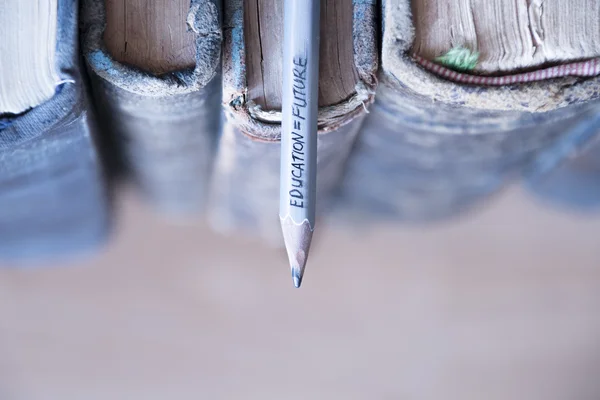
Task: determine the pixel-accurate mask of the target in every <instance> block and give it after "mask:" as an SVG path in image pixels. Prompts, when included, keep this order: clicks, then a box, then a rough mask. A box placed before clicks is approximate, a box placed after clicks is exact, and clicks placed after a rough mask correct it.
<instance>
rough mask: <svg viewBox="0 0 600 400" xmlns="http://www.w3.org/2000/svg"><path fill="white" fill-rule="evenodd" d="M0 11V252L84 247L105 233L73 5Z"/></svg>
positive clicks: (19, 1)
mask: <svg viewBox="0 0 600 400" xmlns="http://www.w3.org/2000/svg"><path fill="white" fill-rule="evenodd" d="M22 13H26V14H28V15H24V14H22ZM0 14H1V16H0V21H2V22H0V31H1V32H2V34H1V35H0V48H2V49H3V51H1V52H0V71H2V73H1V74H0V82H2V84H1V85H0V87H1V89H0V92H1V94H0V97H2V99H3V100H2V106H1V107H2V110H1V112H0V259H2V260H3V261H7V260H10V261H11V262H17V263H29V262H37V261H47V260H48V259H57V258H58V259H64V258H70V257H73V256H75V255H80V254H82V253H88V252H91V251H93V250H96V249H97V248H98V247H100V246H101V245H102V244H104V242H105V240H106V237H107V235H108V232H109V228H110V217H109V211H110V203H109V198H108V189H107V185H106V179H105V174H104V170H103V168H102V165H101V162H100V150H99V146H98V137H97V135H96V134H95V133H96V125H95V117H94V113H93V109H92V107H91V104H90V102H89V99H88V96H87V92H86V86H85V79H84V75H83V74H82V68H83V67H82V65H81V64H80V54H79V45H78V7H77V3H76V2H74V1H72V0H57V1H37V0H8V1H5V2H4V3H3V7H2V12H1V13H0ZM25 21H27V24H25V25H23V26H20V25H19V24H21V23H24V22H25ZM29 26H35V27H36V28H39V31H38V29H30V28H29ZM25 27H27V28H25ZM14 46H22V48H21V47H19V48H18V49H15V48H14ZM7 49H12V50H10V51H8V50H7ZM4 50H7V51H4ZM17 50H18V51H17ZM22 74H25V75H22ZM15 79H17V80H18V82H17V83H22V85H18V84H17V85H14V84H13V82H9V81H10V80H15ZM7 82H8V84H7ZM7 105H8V107H7Z"/></svg>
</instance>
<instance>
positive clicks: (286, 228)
mask: <svg viewBox="0 0 600 400" xmlns="http://www.w3.org/2000/svg"><path fill="white" fill-rule="evenodd" d="M281 227H282V229H283V240H284V242H285V247H286V249H287V253H288V259H289V261H290V268H291V269H292V278H294V286H296V287H297V288H299V287H300V285H301V284H302V277H303V276H304V267H305V266H306V259H307V258H308V251H309V250H310V242H311V241H312V233H313V232H312V229H311V227H310V224H309V222H308V221H304V222H303V223H301V224H300V225H297V224H295V223H294V222H293V221H292V220H291V218H286V219H283V220H282V221H281Z"/></svg>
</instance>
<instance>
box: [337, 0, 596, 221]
mask: <svg viewBox="0 0 600 400" xmlns="http://www.w3.org/2000/svg"><path fill="white" fill-rule="evenodd" d="M425 3H427V2H424V4H425ZM430 3H431V2H429V3H428V4H430ZM507 3H508V2H507ZM418 4H420V2H411V1H408V0H386V1H384V2H383V4H382V6H383V17H382V22H383V38H382V65H381V66H382V68H381V71H380V74H379V82H380V84H379V87H378V90H377V95H376V98H375V103H374V104H373V106H372V107H371V109H370V111H371V112H370V114H369V115H368V117H367V120H366V121H365V124H364V126H363V129H362V130H361V134H360V136H359V138H358V140H357V143H356V147H355V151H354V152H353V154H352V157H351V158H350V160H349V164H348V169H347V173H346V177H345V181H344V184H343V187H342V190H341V196H340V199H342V200H343V203H344V206H343V207H342V206H340V209H343V210H344V212H350V213H352V215H353V218H355V219H356V218H358V215H360V214H363V215H365V217H366V218H367V219H369V218H370V221H371V222H374V221H375V220H378V219H381V218H383V219H386V220H389V219H390V218H392V219H393V218H397V219H402V220H418V221H421V220H430V219H439V218H444V217H448V216H452V215H456V214H457V213H460V212H462V211H465V210H468V209H471V208H473V207H474V206H475V205H477V204H479V203H480V202H481V201H483V200H484V199H487V198H489V197H490V196H491V195H493V194H494V193H496V192H497V191H499V190H500V189H501V188H503V187H504V186H505V185H506V184H507V183H508V182H511V181H513V180H514V178H516V177H518V176H523V175H526V174H529V173H531V171H532V169H534V168H536V165H537V164H542V163H544V162H551V163H557V162H560V160H562V159H564V157H566V155H565V152H564V151H557V149H564V148H570V147H573V146H574V145H575V144H576V143H577V144H578V146H583V144H584V143H585V141H586V140H587V137H586V136H585V135H584V134H583V133H580V132H586V130H585V129H583V130H582V129H579V128H580V124H584V125H585V124H587V126H588V127H589V128H590V129H591V128H593V125H591V124H592V122H590V121H593V118H590V113H592V114H594V113H596V112H597V107H598V96H599V93H600V91H599V84H600V80H599V79H598V78H597V77H592V78H582V77H572V76H565V77H560V78H556V79H548V80H542V81H538V82H531V83H527V84H517V83H515V84H505V85H502V86H498V87H488V86H485V85H475V84H459V83H455V82H452V81H451V80H450V79H448V78H446V77H445V76H440V75H437V74H435V73H433V72H431V71H430V70H429V69H426V68H423V67H422V66H421V64H420V63H419V62H417V60H416V59H415V57H414V54H415V48H414V46H415V38H416V36H415V32H416V31H417V30H416V29H415V16H414V14H413V10H414V9H415V7H416V6H415V5H418ZM446 4H448V7H461V6H462V3H460V2H451V3H450V2H446ZM495 4H498V2H496V3H495ZM440 19H441V16H440ZM418 23H420V24H422V21H419V22H418ZM440 23H441V22H440ZM443 24H445V23H443ZM420 29H424V25H421V28H420ZM429 29H432V30H435V29H437V25H436V24H431V26H430V27H429ZM478 40H479V41H481V40H483V39H482V38H481V37H480V38H479V39H478ZM594 40H595V39H594ZM438 70H439V69H438ZM590 129H588V130H587V131H589V130H590ZM586 134H587V133H586ZM588 136H589V135H588Z"/></svg>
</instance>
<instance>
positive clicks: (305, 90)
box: [280, 0, 320, 229]
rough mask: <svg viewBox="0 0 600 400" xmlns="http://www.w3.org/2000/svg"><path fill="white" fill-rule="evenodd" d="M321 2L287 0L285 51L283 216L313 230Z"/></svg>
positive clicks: (281, 200) (314, 0) (281, 187)
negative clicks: (305, 222) (305, 223)
mask: <svg viewBox="0 0 600 400" xmlns="http://www.w3.org/2000/svg"><path fill="white" fill-rule="evenodd" d="M319 14H320V8H319V1H318V0H287V1H286V5H285V34H284V52H283V92H282V93H283V98H282V100H283V101H282V103H283V107H282V118H283V121H282V133H281V182H280V190H281V193H280V217H281V218H282V219H285V218H286V217H290V218H291V219H292V220H293V221H294V222H295V223H297V224H300V223H303V222H304V221H306V220H308V222H309V223H310V226H311V229H314V219H315V195H316V164H317V114H318V96H317V93H318V82H319V79H318V77H319Z"/></svg>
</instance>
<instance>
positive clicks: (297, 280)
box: [292, 268, 302, 288]
mask: <svg viewBox="0 0 600 400" xmlns="http://www.w3.org/2000/svg"><path fill="white" fill-rule="evenodd" d="M292 278H294V286H295V287H296V288H300V285H302V271H300V269H299V268H292Z"/></svg>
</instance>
